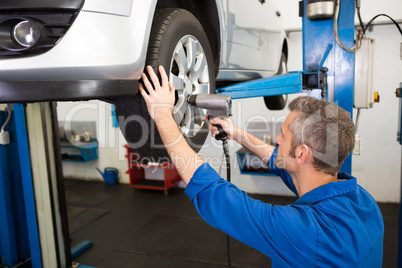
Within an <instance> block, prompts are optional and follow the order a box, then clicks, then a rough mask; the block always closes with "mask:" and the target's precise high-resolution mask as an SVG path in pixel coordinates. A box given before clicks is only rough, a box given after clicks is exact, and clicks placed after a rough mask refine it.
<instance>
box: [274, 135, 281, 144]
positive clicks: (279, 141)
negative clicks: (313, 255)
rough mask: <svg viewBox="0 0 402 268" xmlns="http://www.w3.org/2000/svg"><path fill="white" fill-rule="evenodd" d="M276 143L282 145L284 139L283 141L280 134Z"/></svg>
mask: <svg viewBox="0 0 402 268" xmlns="http://www.w3.org/2000/svg"><path fill="white" fill-rule="evenodd" d="M275 142H276V143H277V144H278V145H280V144H281V142H282V139H281V134H279V135H278V136H276V138H275Z"/></svg>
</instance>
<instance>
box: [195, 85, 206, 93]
mask: <svg viewBox="0 0 402 268" xmlns="http://www.w3.org/2000/svg"><path fill="white" fill-rule="evenodd" d="M196 93H206V94H209V83H203V84H198V85H197V92H196Z"/></svg>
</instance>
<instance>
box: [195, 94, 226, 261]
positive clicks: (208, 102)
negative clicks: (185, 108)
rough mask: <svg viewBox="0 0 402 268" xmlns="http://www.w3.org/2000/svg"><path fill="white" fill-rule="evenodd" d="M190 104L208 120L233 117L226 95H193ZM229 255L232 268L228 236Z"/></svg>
mask: <svg viewBox="0 0 402 268" xmlns="http://www.w3.org/2000/svg"><path fill="white" fill-rule="evenodd" d="M187 101H188V103H189V104H190V105H192V106H194V107H197V108H202V109H207V110H208V111H207V114H208V119H209V120H211V119H212V118H215V117H219V118H227V117H229V116H232V97H231V96H225V95H215V94H203V93H201V94H196V95H191V96H189V97H188V99H187ZM214 126H216V127H217V128H218V131H219V134H218V135H215V139H217V140H220V141H222V146H223V152H224V154H225V159H226V176H227V181H228V182H230V155H229V145H228V138H227V134H226V132H225V131H224V130H223V128H222V126H221V125H214ZM226 244H227V254H228V267H229V268H230V267H232V263H231V257H230V236H229V235H226Z"/></svg>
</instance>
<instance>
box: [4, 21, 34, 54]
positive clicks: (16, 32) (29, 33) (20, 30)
mask: <svg viewBox="0 0 402 268" xmlns="http://www.w3.org/2000/svg"><path fill="white" fill-rule="evenodd" d="M40 37H41V33H40V29H39V27H38V26H37V25H36V24H35V23H33V22H31V21H29V20H24V21H21V22H19V23H17V24H15V26H14V27H13V29H12V31H11V38H12V39H13V41H14V42H15V43H16V44H18V45H20V46H23V47H25V48H30V47H32V46H34V45H35V44H36V43H37V42H38V40H39V39H40Z"/></svg>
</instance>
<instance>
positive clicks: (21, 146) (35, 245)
mask: <svg viewBox="0 0 402 268" xmlns="http://www.w3.org/2000/svg"><path fill="white" fill-rule="evenodd" d="M14 118H15V124H16V126H15V128H16V139H17V143H18V154H19V161H20V168H21V177H22V187H23V195H24V200H25V213H26V219H27V223H28V224H27V227H28V238H29V239H28V240H29V248H30V252H31V263H32V267H34V268H40V267H42V257H41V250H40V242H39V231H38V223H37V218H36V205H35V195H34V188H33V182H32V172H31V160H30V154H29V146H28V135H27V127H26V119H25V110H24V106H23V105H22V104H14Z"/></svg>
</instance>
